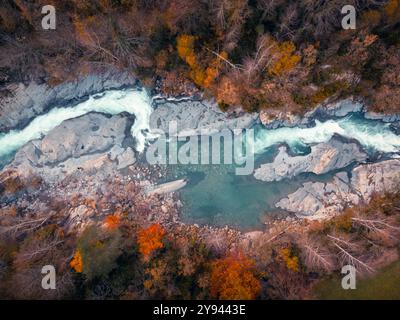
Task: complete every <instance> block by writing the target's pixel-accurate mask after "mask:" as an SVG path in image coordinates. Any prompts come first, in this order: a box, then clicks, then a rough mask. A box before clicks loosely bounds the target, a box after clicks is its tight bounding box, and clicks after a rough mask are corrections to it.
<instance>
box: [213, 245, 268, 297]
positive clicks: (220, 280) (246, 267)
mask: <svg viewBox="0 0 400 320" xmlns="http://www.w3.org/2000/svg"><path fill="white" fill-rule="evenodd" d="M254 272H255V267H254V261H253V260H251V259H248V258H246V257H245V256H244V255H243V254H242V253H237V254H231V255H228V256H227V257H225V258H223V259H219V260H216V261H214V262H213V263H212V264H211V279H210V280H211V286H210V293H211V296H212V297H213V298H216V299H222V300H242V299H243V300H251V299H255V298H256V297H257V296H258V294H259V293H260V291H261V284H260V282H259V280H258V279H257V278H256V277H255V275H254Z"/></svg>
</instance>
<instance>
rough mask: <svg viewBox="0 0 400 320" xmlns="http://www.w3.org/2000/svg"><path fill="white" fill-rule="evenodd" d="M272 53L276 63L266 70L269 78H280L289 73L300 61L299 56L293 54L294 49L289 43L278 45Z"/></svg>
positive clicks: (291, 43)
mask: <svg viewBox="0 0 400 320" xmlns="http://www.w3.org/2000/svg"><path fill="white" fill-rule="evenodd" d="M272 51H273V52H274V56H275V57H276V61H275V62H274V63H272V65H270V66H269V68H268V74H269V75H271V76H280V75H282V74H284V73H287V72H289V71H291V70H292V69H293V68H294V67H295V66H296V65H297V63H298V62H299V61H300V59H301V57H300V55H298V54H295V53H294V52H295V51H296V47H295V45H294V44H293V42H291V41H285V42H283V43H279V44H278V45H276V46H274V47H273V48H272Z"/></svg>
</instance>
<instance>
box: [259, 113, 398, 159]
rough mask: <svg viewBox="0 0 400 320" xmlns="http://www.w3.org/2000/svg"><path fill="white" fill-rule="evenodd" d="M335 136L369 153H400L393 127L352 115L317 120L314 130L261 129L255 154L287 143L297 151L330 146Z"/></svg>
mask: <svg viewBox="0 0 400 320" xmlns="http://www.w3.org/2000/svg"><path fill="white" fill-rule="evenodd" d="M335 134H338V135H341V136H342V137H345V138H349V139H355V140H357V141H358V142H359V143H360V144H361V145H362V146H363V147H365V148H366V149H371V150H375V151H379V152H383V153H392V152H398V151H399V150H400V136H398V135H396V134H395V133H394V132H393V131H392V130H391V129H390V124H388V123H382V122H380V121H371V120H366V119H360V118H357V117H356V116H354V115H351V116H347V117H345V118H342V119H339V120H328V121H325V122H320V121H318V120H316V121H315V126H314V127H311V128H296V127H294V128H287V127H283V128H279V129H274V130H268V129H261V130H260V131H259V132H258V133H257V135H256V138H255V141H254V151H255V153H257V154H260V153H263V152H264V151H265V150H266V149H268V148H269V147H271V146H273V145H275V144H279V143H286V144H288V145H289V147H291V148H294V147H296V146H297V145H303V146H307V145H310V144H315V143H322V142H328V141H329V140H330V139H331V138H332V137H333V136H334V135H335Z"/></svg>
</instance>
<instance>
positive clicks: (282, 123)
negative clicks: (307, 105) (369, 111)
mask: <svg viewBox="0 0 400 320" xmlns="http://www.w3.org/2000/svg"><path fill="white" fill-rule="evenodd" d="M363 110H364V105H363V104H362V103H359V102H357V101H354V100H353V99H346V100H342V101H339V102H336V103H330V104H326V103H325V104H321V105H318V106H317V107H316V108H315V109H313V110H311V111H308V112H307V113H306V114H305V115H304V116H303V117H300V116H298V115H295V114H293V113H291V112H288V111H280V110H274V109H268V110H264V111H261V112H260V120H261V123H262V124H263V125H264V126H265V127H266V128H267V129H277V128H281V127H300V128H305V127H309V126H311V125H313V124H314V120H315V118H324V117H344V116H346V115H348V114H349V113H352V112H361V111H363Z"/></svg>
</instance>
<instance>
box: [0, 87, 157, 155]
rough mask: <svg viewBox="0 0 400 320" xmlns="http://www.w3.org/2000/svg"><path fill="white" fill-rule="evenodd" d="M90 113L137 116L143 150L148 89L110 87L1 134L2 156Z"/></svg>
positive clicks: (135, 132)
mask: <svg viewBox="0 0 400 320" xmlns="http://www.w3.org/2000/svg"><path fill="white" fill-rule="evenodd" d="M89 112H102V113H107V114H113V115H114V114H118V113H121V112H128V113H130V114H134V115H135V122H134V124H133V126H132V128H131V133H132V136H133V137H135V138H136V141H137V144H136V150H137V151H139V152H143V150H144V148H145V143H146V136H145V132H146V131H148V130H149V121H150V114H151V112H152V107H151V99H150V97H149V96H148V94H147V93H146V91H145V90H142V91H139V90H136V89H128V90H110V91H106V92H103V93H100V94H96V95H93V96H91V97H90V98H89V99H88V100H86V101H84V102H82V103H79V104H77V105H76V106H73V107H55V108H53V109H51V110H50V111H49V112H48V113H46V114H43V115H40V116H38V117H36V118H35V119H34V120H32V122H30V123H29V125H28V126H26V127H25V128H24V129H22V130H12V131H10V132H8V133H6V134H4V133H3V134H1V133H0V157H1V156H6V155H8V154H10V153H12V152H14V151H16V150H18V149H19V148H20V147H22V146H23V145H24V144H25V143H27V142H29V141H31V140H34V139H39V138H41V137H42V136H44V135H46V134H47V133H48V132H49V131H50V130H51V129H53V128H55V127H56V126H58V125H59V124H61V123H62V122H63V121H65V120H68V119H72V118H76V117H79V116H82V115H84V114H87V113H89Z"/></svg>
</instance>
